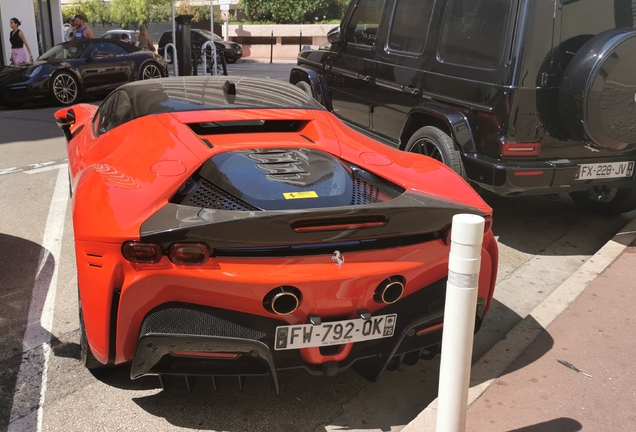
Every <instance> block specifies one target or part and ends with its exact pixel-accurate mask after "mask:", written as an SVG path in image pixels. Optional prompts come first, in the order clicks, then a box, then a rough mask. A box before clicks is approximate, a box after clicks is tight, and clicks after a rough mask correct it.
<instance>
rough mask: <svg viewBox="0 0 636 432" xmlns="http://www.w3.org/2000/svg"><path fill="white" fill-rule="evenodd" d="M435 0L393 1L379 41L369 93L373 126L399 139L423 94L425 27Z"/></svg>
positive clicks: (427, 26)
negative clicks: (370, 95)
mask: <svg viewBox="0 0 636 432" xmlns="http://www.w3.org/2000/svg"><path fill="white" fill-rule="evenodd" d="M434 5H435V0H395V1H394V2H392V4H391V5H390V9H389V10H387V12H386V14H385V17H386V20H387V21H390V22H388V25H383V27H382V31H381V35H380V38H379V41H378V49H377V57H376V65H375V83H374V87H373V92H372V97H371V100H372V104H373V114H372V118H373V129H374V130H375V131H376V132H377V133H379V134H381V135H384V136H386V137H389V138H391V139H392V140H395V141H398V139H399V137H400V132H401V129H402V126H403V124H404V120H405V119H406V117H407V115H408V113H409V111H410V110H411V108H413V107H414V106H416V105H417V104H418V102H419V100H420V98H421V96H422V83H423V80H424V71H425V70H426V69H427V63H428V62H429V61H430V60H431V57H433V58H434V56H431V55H430V54H429V53H426V52H425V45H426V39H427V34H428V28H429V24H430V21H431V18H432V16H433V7H434Z"/></svg>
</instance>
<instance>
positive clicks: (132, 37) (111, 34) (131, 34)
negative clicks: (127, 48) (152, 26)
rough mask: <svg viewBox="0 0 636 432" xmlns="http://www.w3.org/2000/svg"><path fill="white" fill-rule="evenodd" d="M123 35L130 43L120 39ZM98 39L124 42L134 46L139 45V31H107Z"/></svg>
mask: <svg viewBox="0 0 636 432" xmlns="http://www.w3.org/2000/svg"><path fill="white" fill-rule="evenodd" d="M123 35H126V37H127V38H128V40H129V41H132V42H127V41H126V40H125V39H122V37H123ZM100 37H101V38H104V39H112V40H116V41H122V42H126V43H129V44H132V45H135V46H137V45H138V44H139V31H137V30H108V31H107V32H106V33H104V34H103V35H102V36H100Z"/></svg>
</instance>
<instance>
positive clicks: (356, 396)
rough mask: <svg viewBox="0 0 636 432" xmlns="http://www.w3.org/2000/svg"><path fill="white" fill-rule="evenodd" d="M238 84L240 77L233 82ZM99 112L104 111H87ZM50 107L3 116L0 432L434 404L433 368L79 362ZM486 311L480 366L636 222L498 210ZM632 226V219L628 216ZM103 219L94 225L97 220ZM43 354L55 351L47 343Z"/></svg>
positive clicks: (66, 218)
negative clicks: (193, 373)
mask: <svg viewBox="0 0 636 432" xmlns="http://www.w3.org/2000/svg"><path fill="white" fill-rule="evenodd" d="M230 67H231V69H230V74H231V75H232V74H234V75H236V74H239V73H240V74H246V75H247V74H258V75H259V76H269V77H272V78H278V79H286V77H287V74H288V71H289V67H290V65H289V64H273V65H269V64H254V63H242V64H237V65H231V66H230ZM239 71H240V72H239ZM92 102H94V103H99V101H97V100H95V101H92ZM54 112H55V109H54V108H51V107H46V106H41V105H34V106H31V107H28V108H26V109H21V110H13V111H11V110H0V130H1V131H2V133H1V134H0V203H1V204H2V205H0V430H10V431H23V430H24V431H31V430H52V431H58V430H64V431H85V430H91V431H99V430H105V431H113V430H156V431H172V430H227V431H324V430H329V431H335V430H342V429H347V430H364V431H379V430H382V431H397V430H400V429H401V428H402V427H403V426H404V425H405V424H407V423H408V422H409V421H410V420H412V419H413V418H414V417H415V416H416V415H417V414H418V413H419V412H420V411H421V410H422V409H423V408H424V407H425V406H427V405H428V404H429V403H430V402H431V401H432V400H433V399H434V398H435V396H436V392H437V373H438V367H439V363H438V362H439V357H437V358H436V359H434V360H432V361H428V362H426V361H420V362H419V363H418V364H417V365H415V366H403V367H402V368H400V369H399V370H398V371H395V372H387V373H386V374H385V375H384V376H383V377H382V378H381V380H380V381H379V382H377V383H368V382H366V381H365V380H364V379H362V378H361V377H359V376H358V375H357V374H355V373H354V372H352V371H347V372H344V373H342V374H340V375H338V376H336V377H333V378H322V377H313V376H310V375H309V374H307V373H305V372H302V371H295V372H284V373H281V374H280V376H279V380H280V386H281V394H280V396H278V397H277V396H276V394H275V392H274V389H273V386H272V384H271V381H270V380H269V379H267V378H250V379H248V380H247V381H246V385H245V386H244V388H243V390H242V391H239V386H238V382H237V380H236V379H235V378H226V379H217V385H218V390H217V391H216V392H215V391H214V389H213V388H212V382H211V380H209V379H206V378H200V379H197V380H196V381H195V383H194V386H193V388H192V392H188V391H187V389H186V385H185V382H184V381H183V379H169V380H167V383H166V384H167V385H166V387H167V390H166V391H162V390H161V388H160V386H159V382H158V380H157V379H156V378H153V377H148V378H143V379H140V380H137V381H130V380H129V378H128V375H129V369H128V368H126V367H120V368H116V369H112V370H108V371H104V372H102V373H96V374H91V373H89V372H88V371H87V370H85V369H84V368H83V367H82V366H81V365H80V363H79V353H80V349H79V344H78V341H79V333H78V327H79V324H78V318H77V291H76V283H77V280H76V275H75V257H74V249H73V231H72V223H71V218H70V215H71V209H70V201H69V198H68V179H67V176H66V167H65V165H64V163H65V157H66V154H65V141H64V139H63V137H62V133H61V131H59V130H58V128H57V126H56V125H55V122H54V121H53V113H54ZM484 198H485V199H486V201H487V202H488V203H489V204H490V205H491V206H492V207H493V208H494V214H495V216H494V228H493V229H494V232H495V235H496V236H497V238H498V241H499V246H500V266H499V276H498V285H497V291H496V293H495V300H496V301H495V303H494V305H493V308H492V309H491V312H490V314H489V315H488V316H487V318H486V320H485V322H484V325H483V327H482V329H481V331H480V332H479V333H478V335H477V336H476V340H475V358H478V357H480V356H481V355H482V354H483V353H485V352H486V351H487V350H488V349H489V348H490V347H492V346H493V345H494V344H495V343H496V342H497V341H498V340H500V339H502V338H503V337H504V336H505V334H506V332H507V331H508V330H509V329H511V328H512V327H513V326H514V325H515V324H517V323H518V322H519V321H520V320H521V319H522V318H523V317H525V316H526V315H527V314H528V313H529V312H530V311H531V310H532V309H534V307H535V306H537V305H538V304H539V303H540V302H541V301H542V300H543V299H544V298H546V297H547V296H548V295H549V294H550V293H551V292H552V291H553V290H554V289H556V288H557V287H558V286H559V285H560V284H561V282H563V281H564V280H565V279H566V278H567V277H569V276H570V275H571V274H572V273H573V272H574V271H575V270H576V269H578V268H579V267H580V265H581V264H582V263H583V262H585V261H586V260H587V259H588V258H589V257H590V256H591V255H593V254H594V253H595V252H596V251H597V250H598V249H599V248H600V247H601V246H602V245H603V244H604V243H605V242H606V241H607V240H609V239H610V238H611V237H612V236H613V235H614V234H615V233H616V232H617V231H618V230H619V229H620V228H622V227H623V226H624V225H626V224H627V222H628V221H629V220H630V219H631V218H632V217H633V216H634V215H633V214H631V215H623V216H616V217H600V216H593V215H589V214H585V213H583V212H581V211H579V210H578V209H577V208H576V207H575V206H574V204H573V203H572V202H571V201H570V200H569V199H568V198H567V197H526V198H509V199H504V198H499V197H496V196H492V195H484ZM630 216H631V217H630ZM95 217H99V215H95ZM49 341H50V343H49Z"/></svg>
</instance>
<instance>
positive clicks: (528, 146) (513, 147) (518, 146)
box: [501, 142, 541, 157]
mask: <svg viewBox="0 0 636 432" xmlns="http://www.w3.org/2000/svg"><path fill="white" fill-rule="evenodd" d="M540 150H541V144H540V143H532V142H529V143H509V142H503V143H501V155H502V156H512V157H528V156H539V151H540Z"/></svg>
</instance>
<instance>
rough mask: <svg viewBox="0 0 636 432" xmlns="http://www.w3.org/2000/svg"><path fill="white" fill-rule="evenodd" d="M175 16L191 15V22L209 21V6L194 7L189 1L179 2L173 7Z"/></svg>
mask: <svg viewBox="0 0 636 432" xmlns="http://www.w3.org/2000/svg"><path fill="white" fill-rule="evenodd" d="M175 14H176V15H192V21H195V22H201V21H210V6H194V5H193V4H192V3H190V0H181V1H180V2H179V4H178V5H175Z"/></svg>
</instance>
